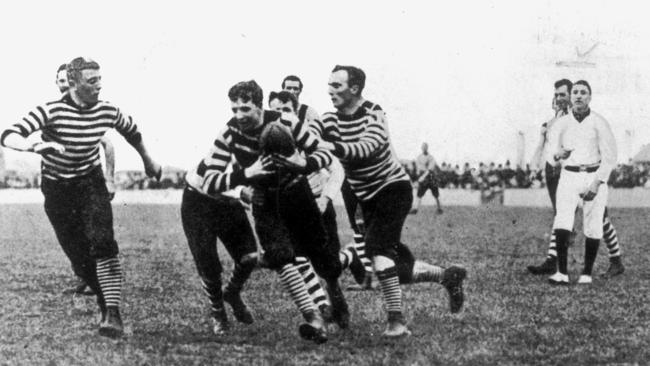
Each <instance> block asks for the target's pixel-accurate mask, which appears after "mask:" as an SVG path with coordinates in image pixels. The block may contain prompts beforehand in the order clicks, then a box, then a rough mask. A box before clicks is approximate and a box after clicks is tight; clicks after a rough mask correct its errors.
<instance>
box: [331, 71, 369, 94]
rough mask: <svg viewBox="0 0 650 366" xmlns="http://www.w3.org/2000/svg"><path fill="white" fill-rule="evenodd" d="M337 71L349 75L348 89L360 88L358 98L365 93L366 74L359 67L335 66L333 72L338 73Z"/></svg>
mask: <svg viewBox="0 0 650 366" xmlns="http://www.w3.org/2000/svg"><path fill="white" fill-rule="evenodd" d="M337 71H346V72H347V73H348V87H350V88H351V87H352V85H356V86H358V87H359V95H357V96H358V97H360V96H361V92H362V91H363V88H364V87H365V86H366V73H365V72H363V70H361V69H360V68H358V67H355V66H342V65H336V66H334V69H333V70H332V72H337Z"/></svg>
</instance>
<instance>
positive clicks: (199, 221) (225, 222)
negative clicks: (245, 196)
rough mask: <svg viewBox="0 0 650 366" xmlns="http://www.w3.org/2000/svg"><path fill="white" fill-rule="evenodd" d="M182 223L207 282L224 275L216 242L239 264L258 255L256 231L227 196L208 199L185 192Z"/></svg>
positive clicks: (191, 192) (197, 265)
mask: <svg viewBox="0 0 650 366" xmlns="http://www.w3.org/2000/svg"><path fill="white" fill-rule="evenodd" d="M181 221H182V222H183V230H184V231H185V236H186V237H187V243H188V245H189V247H190V251H191V252H192V256H193V258H194V263H195V264H196V267H197V270H198V272H199V275H200V276H202V277H205V278H208V279H211V278H214V277H215V276H219V275H220V274H221V272H222V266H221V262H220V260H219V255H218V253H217V238H218V239H219V240H221V242H222V243H223V245H224V247H225V248H226V250H227V251H228V254H230V257H231V258H232V259H233V260H234V261H235V262H239V261H240V260H241V258H242V257H243V256H244V255H246V254H249V253H254V252H256V251H257V245H256V244H255V236H254V235H253V229H252V227H251V224H250V222H249V220H248V216H246V211H245V210H244V207H243V206H242V205H241V203H240V202H239V200H236V199H234V198H231V197H227V196H220V197H217V198H212V197H208V196H206V195H203V194H201V193H199V192H196V191H194V190H193V189H191V188H185V191H184V192H183V201H182V203H181Z"/></svg>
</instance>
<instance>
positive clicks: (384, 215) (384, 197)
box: [361, 181, 413, 337]
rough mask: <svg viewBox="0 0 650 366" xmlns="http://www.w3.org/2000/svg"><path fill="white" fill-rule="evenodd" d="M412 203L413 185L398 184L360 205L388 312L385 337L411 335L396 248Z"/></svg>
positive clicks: (393, 184)
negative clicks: (403, 299)
mask: <svg viewBox="0 0 650 366" xmlns="http://www.w3.org/2000/svg"><path fill="white" fill-rule="evenodd" d="M412 203H413V191H412V188H411V184H410V182H406V181H404V182H395V183H392V184H390V185H388V186H386V187H385V188H383V189H382V190H381V191H380V192H378V193H377V194H376V195H375V196H374V197H372V198H371V199H370V200H368V201H363V202H361V205H362V206H363V214H364V221H365V223H366V243H367V247H368V251H369V252H370V255H371V256H372V260H373V267H374V270H375V274H376V275H377V279H378V280H379V287H380V289H381V292H382V296H383V298H384V305H385V307H386V311H387V313H388V327H387V329H386V331H385V332H384V335H385V336H388V337H396V336H402V335H408V334H410V332H409V330H408V328H407V327H406V321H405V319H404V315H403V313H402V290H401V288H400V283H399V275H398V269H397V266H396V262H395V260H396V256H397V254H396V253H395V246H396V245H397V244H398V243H399V242H400V236H401V233H402V227H403V225H404V222H405V221H406V216H407V215H408V213H409V210H410V209H411V205H412Z"/></svg>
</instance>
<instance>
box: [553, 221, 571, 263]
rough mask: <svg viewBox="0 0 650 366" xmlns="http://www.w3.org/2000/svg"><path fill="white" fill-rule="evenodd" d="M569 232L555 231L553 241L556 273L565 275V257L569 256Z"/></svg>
mask: <svg viewBox="0 0 650 366" xmlns="http://www.w3.org/2000/svg"><path fill="white" fill-rule="evenodd" d="M570 235H571V231H569V230H563V229H555V240H556V245H557V266H558V271H559V272H560V273H562V274H567V273H568V270H567V256H568V254H569V236H570Z"/></svg>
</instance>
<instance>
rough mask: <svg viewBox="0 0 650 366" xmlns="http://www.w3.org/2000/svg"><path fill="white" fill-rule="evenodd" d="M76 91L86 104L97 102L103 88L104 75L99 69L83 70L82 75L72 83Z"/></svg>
mask: <svg viewBox="0 0 650 366" xmlns="http://www.w3.org/2000/svg"><path fill="white" fill-rule="evenodd" d="M70 87H71V88H72V90H73V91H74V93H75V94H76V95H77V97H79V99H81V101H82V102H84V103H85V104H95V103H97V101H98V100H99V92H100V90H101V89H102V76H101V74H100V73H99V70H92V69H87V70H81V77H80V78H79V80H78V81H73V82H72V84H71V85H70Z"/></svg>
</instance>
